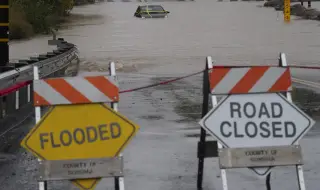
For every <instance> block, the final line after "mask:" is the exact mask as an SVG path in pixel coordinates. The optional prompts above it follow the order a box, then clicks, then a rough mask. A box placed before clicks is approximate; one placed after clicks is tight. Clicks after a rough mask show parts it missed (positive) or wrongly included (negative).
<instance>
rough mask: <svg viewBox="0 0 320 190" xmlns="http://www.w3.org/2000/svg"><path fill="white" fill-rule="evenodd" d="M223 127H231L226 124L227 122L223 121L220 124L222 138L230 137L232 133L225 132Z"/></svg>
mask: <svg viewBox="0 0 320 190" xmlns="http://www.w3.org/2000/svg"><path fill="white" fill-rule="evenodd" d="M224 126H227V127H229V128H230V127H231V124H230V123H229V122H228V121H224V122H222V123H221V125H220V131H221V134H222V136H224V137H231V135H232V133H231V132H230V131H229V132H228V133H226V132H225V130H224Z"/></svg>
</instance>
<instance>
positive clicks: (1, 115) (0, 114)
mask: <svg viewBox="0 0 320 190" xmlns="http://www.w3.org/2000/svg"><path fill="white" fill-rule="evenodd" d="M3 99H4V97H3V96H0V119H2V118H4V116H5V112H4V111H5V110H4V106H3V104H4V100H3Z"/></svg>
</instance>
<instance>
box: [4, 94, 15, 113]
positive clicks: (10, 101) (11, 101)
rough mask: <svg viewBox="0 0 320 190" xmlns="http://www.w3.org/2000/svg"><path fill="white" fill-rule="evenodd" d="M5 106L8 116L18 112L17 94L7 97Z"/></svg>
mask: <svg viewBox="0 0 320 190" xmlns="http://www.w3.org/2000/svg"><path fill="white" fill-rule="evenodd" d="M5 106H6V115H9V114H11V113H14V111H15V110H16V93H15V92H13V93H10V94H8V95H7V96H6V101H5Z"/></svg>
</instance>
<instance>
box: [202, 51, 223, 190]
mask: <svg viewBox="0 0 320 190" xmlns="http://www.w3.org/2000/svg"><path fill="white" fill-rule="evenodd" d="M212 68H213V66H212V58H211V57H210V56H208V57H207V59H206V69H205V71H204V73H203V102H202V117H204V116H205V115H206V114H207V113H208V112H209V101H211V105H212V107H214V106H216V105H217V97H216V96H213V95H211V94H210V87H209V72H211V69H212ZM219 148H222V145H221V144H220V143H217V141H206V131H205V130H204V129H203V128H201V134H200V142H199V143H198V176H197V188H198V190H201V189H202V181H203V169H204V158H206V157H217V156H218V153H217V151H218V149H219ZM210 149H211V150H210ZM213 149H214V150H213ZM221 178H222V186H223V190H228V184H227V177H226V171H225V170H224V169H222V170H221Z"/></svg>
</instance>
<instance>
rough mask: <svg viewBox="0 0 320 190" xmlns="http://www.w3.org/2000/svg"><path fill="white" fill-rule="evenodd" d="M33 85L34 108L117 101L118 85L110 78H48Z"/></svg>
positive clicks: (36, 81)
mask: <svg viewBox="0 0 320 190" xmlns="http://www.w3.org/2000/svg"><path fill="white" fill-rule="evenodd" d="M33 83H34V89H33V90H34V106H48V105H60V104H85V103H102V102H106V103H110V102H118V101H119V88H118V83H117V81H116V79H115V78H114V77H111V76H87V77H64V78H50V79H44V80H35V81H34V82H33Z"/></svg>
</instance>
